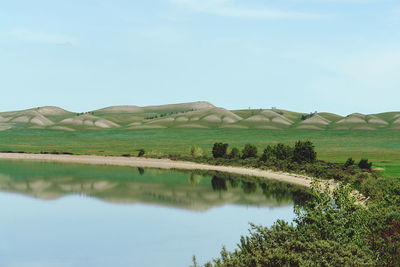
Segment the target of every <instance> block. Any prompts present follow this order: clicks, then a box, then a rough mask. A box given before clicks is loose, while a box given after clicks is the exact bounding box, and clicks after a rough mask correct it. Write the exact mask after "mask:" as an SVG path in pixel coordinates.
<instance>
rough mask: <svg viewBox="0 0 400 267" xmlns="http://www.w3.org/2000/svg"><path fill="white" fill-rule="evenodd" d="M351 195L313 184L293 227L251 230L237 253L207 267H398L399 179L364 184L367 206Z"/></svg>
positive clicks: (281, 224)
mask: <svg viewBox="0 0 400 267" xmlns="http://www.w3.org/2000/svg"><path fill="white" fill-rule="evenodd" d="M261 188H263V191H264V190H267V187H266V186H263V185H262V184H261ZM352 190H353V189H352V188H351V187H350V186H349V185H344V184H340V186H339V187H337V188H336V189H335V190H334V191H333V193H331V192H330V191H329V190H328V186H327V185H326V186H325V187H324V188H322V187H321V186H320V185H319V184H317V183H315V182H314V184H313V188H312V198H311V199H310V200H309V201H308V202H306V204H303V205H301V206H299V205H296V207H295V213H296V218H295V220H294V222H295V224H294V225H293V224H292V225H289V224H288V223H286V222H283V221H277V222H276V223H275V224H274V225H273V226H272V227H270V228H268V227H263V226H255V225H251V227H252V230H251V232H250V235H249V236H246V237H241V240H240V243H239V244H238V248H237V249H236V250H235V251H233V252H228V251H227V250H226V249H225V248H223V249H222V251H221V256H220V258H218V259H215V260H214V261H213V262H212V263H211V262H209V263H207V264H206V265H205V266H218V267H222V266H232V267H233V266H243V267H244V266H400V179H398V178H392V177H390V178H381V179H376V178H373V177H367V178H366V179H365V180H362V181H361V191H363V193H364V194H365V195H366V196H368V197H370V201H369V202H367V203H366V204H364V205H362V204H360V203H358V202H357V198H356V197H355V195H354V194H353V192H352Z"/></svg>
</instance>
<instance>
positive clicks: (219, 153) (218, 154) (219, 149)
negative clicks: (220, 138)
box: [212, 143, 228, 158]
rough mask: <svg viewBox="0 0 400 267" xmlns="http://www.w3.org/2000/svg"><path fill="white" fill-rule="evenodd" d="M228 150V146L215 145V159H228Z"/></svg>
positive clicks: (213, 149) (222, 144)
mask: <svg viewBox="0 0 400 267" xmlns="http://www.w3.org/2000/svg"><path fill="white" fill-rule="evenodd" d="M227 150H228V144H224V143H215V144H214V146H213V148H212V154H213V157H214V158H223V157H226V152H227Z"/></svg>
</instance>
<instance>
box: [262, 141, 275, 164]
mask: <svg viewBox="0 0 400 267" xmlns="http://www.w3.org/2000/svg"><path fill="white" fill-rule="evenodd" d="M272 156H273V149H272V147H271V146H270V145H268V146H267V147H266V148H265V149H264V152H263V154H262V156H261V158H260V159H261V160H262V161H264V162H266V161H268V160H270V159H271V158H272Z"/></svg>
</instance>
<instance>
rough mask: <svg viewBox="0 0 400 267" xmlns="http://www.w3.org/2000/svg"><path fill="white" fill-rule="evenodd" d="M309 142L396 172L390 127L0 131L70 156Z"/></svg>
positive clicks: (3, 141)
mask: <svg viewBox="0 0 400 267" xmlns="http://www.w3.org/2000/svg"><path fill="white" fill-rule="evenodd" d="M296 140H311V141H312V142H314V144H315V145H316V150H317V152H318V156H319V158H320V159H323V160H328V161H339V162H341V161H345V160H346V159H347V158H348V157H353V158H354V159H355V160H359V159H360V158H368V159H369V160H370V161H373V162H374V163H375V166H377V167H380V168H384V169H385V172H384V173H385V175H398V176H400V135H399V133H398V132H397V131H393V130H380V131H338V130H332V131H329V130H326V131H312V130H296V131H293V130H272V131H269V130H257V129H251V130H244V129H148V130H115V129H110V130H102V131H78V132H65V131H52V130H33V129H26V128H22V127H21V128H15V129H10V130H8V131H0V151H24V152H30V153H39V152H43V151H47V152H52V151H58V152H70V153H75V154H96V155H113V156H117V155H118V156H120V155H122V154H132V155H136V154H137V150H138V149H145V151H146V153H147V154H151V155H160V156H161V155H165V154H181V155H187V154H189V150H190V147H191V146H192V145H194V144H195V145H198V146H200V147H201V148H202V149H203V151H204V152H205V153H211V148H212V145H213V143H214V142H227V143H229V144H230V147H234V146H236V147H239V148H242V147H243V146H244V145H245V144H246V143H252V144H255V145H257V146H258V148H259V153H261V151H262V149H263V148H264V147H265V146H266V145H267V144H274V143H277V142H284V143H294V142H295V141H296Z"/></svg>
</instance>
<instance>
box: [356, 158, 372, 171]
mask: <svg viewBox="0 0 400 267" xmlns="http://www.w3.org/2000/svg"><path fill="white" fill-rule="evenodd" d="M358 167H359V168H360V169H364V170H371V168H372V162H368V159H361V160H360V162H359V163H358Z"/></svg>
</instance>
